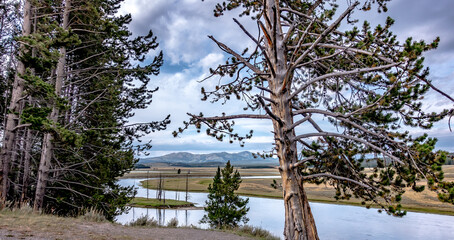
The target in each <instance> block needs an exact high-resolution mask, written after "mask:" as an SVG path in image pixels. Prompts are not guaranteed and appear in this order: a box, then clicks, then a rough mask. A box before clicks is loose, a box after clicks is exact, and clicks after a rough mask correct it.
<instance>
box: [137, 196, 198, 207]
mask: <svg viewBox="0 0 454 240" xmlns="http://www.w3.org/2000/svg"><path fill="white" fill-rule="evenodd" d="M129 205H130V206H132V207H145V208H179V207H193V206H194V204H193V203H190V202H185V201H177V200H173V199H166V200H165V202H164V201H160V200H158V199H156V198H148V199H147V198H142V197H136V198H134V199H133V200H132V201H131V202H130V203H129Z"/></svg>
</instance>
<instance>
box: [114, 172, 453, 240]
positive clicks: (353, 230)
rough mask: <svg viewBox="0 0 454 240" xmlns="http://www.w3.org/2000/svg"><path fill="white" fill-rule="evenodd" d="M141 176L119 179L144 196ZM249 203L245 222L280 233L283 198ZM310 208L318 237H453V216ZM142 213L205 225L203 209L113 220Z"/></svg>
mask: <svg viewBox="0 0 454 240" xmlns="http://www.w3.org/2000/svg"><path fill="white" fill-rule="evenodd" d="M142 180H144V179H121V180H120V181H119V183H120V184H121V185H123V186H130V185H135V186H136V187H138V189H137V196H138V197H146V196H147V189H145V188H143V187H141V186H140V185H139V182H140V181H142ZM148 195H149V197H150V198H155V197H156V191H155V190H151V189H149V190H148ZM165 196H166V198H168V199H175V196H177V198H179V199H180V200H184V199H185V193H184V192H177V193H176V192H175V191H165ZM206 200H207V194H206V193H189V200H188V201H190V202H193V203H195V205H196V206H199V207H202V206H203V205H204V203H205V201H206ZM248 206H249V207H250V210H249V212H248V214H247V217H248V218H249V219H250V220H249V222H248V225H252V226H259V227H262V228H264V229H266V230H268V231H270V232H271V233H273V234H274V235H276V236H281V237H282V232H283V229H284V203H283V200H282V199H269V198H259V197H249V205H248ZM311 208H312V212H313V214H314V218H315V222H316V225H317V230H318V233H319V237H320V239H336V240H342V239H345V240H347V239H348V240H351V239H374V240H375V239H380V240H393V239H396V240H397V239H399V240H401V239H411V240H427V239H430V240H436V239H452V237H453V234H454V216H445V215H439V214H427V213H414V212H408V213H407V215H406V216H404V217H402V218H398V217H393V216H389V215H387V214H386V213H378V212H377V209H366V208H364V207H357V206H348V205H336V204H324V203H311ZM142 215H148V216H149V217H150V218H151V217H153V218H154V219H157V220H158V221H159V222H160V223H161V224H166V223H167V222H168V221H169V220H170V219H172V218H174V217H175V218H177V219H178V222H179V225H180V226H185V225H186V226H189V225H191V224H192V225H194V226H197V227H201V228H207V227H208V226H207V225H203V224H199V223H198V222H199V220H200V219H201V218H202V217H203V215H204V211H203V210H178V209H165V210H164V209H146V208H132V209H131V210H130V211H129V212H128V213H125V214H122V215H120V216H118V217H117V218H116V221H117V222H119V223H122V224H125V223H128V222H130V221H132V220H134V219H136V218H137V217H140V216H142Z"/></svg>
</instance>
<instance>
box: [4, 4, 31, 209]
mask: <svg viewBox="0 0 454 240" xmlns="http://www.w3.org/2000/svg"><path fill="white" fill-rule="evenodd" d="M30 32H31V3H30V1H27V0H26V1H25V3H24V20H23V24H22V35H23V36H28V35H30ZM26 50H27V49H26V46H25V45H24V44H21V45H20V51H21V52H22V53H23V52H25V51H26ZM24 73H25V65H24V63H23V62H22V61H18V62H17V68H16V76H15V78H14V83H13V89H12V92H11V101H10V105H9V107H8V114H7V116H6V121H5V122H6V123H5V130H4V135H3V144H2V149H1V152H0V166H1V167H0V205H2V204H3V203H4V202H5V201H6V198H7V191H8V186H9V182H10V180H9V178H8V175H9V170H10V168H11V160H12V154H13V153H14V142H15V138H16V127H17V125H18V120H19V110H20V100H21V98H22V94H23V90H24V79H22V78H21V75H22V74H24Z"/></svg>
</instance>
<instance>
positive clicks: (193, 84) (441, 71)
mask: <svg viewBox="0 0 454 240" xmlns="http://www.w3.org/2000/svg"><path fill="white" fill-rule="evenodd" d="M216 2H219V1H205V2H202V1H200V0H153V1H148V0H126V1H125V2H124V7H123V8H122V9H121V11H120V13H122V14H125V13H131V14H132V17H133V22H132V24H131V25H132V28H131V29H132V30H133V32H134V34H144V33H146V32H147V31H148V30H149V29H152V30H153V32H154V33H155V36H157V37H158V41H159V42H160V50H163V53H164V57H165V59H164V60H165V65H164V66H163V67H162V69H161V74H160V75H159V76H157V77H154V79H153V81H152V85H153V86H159V87H160V90H159V91H158V92H156V93H155V95H154V100H153V103H152V105H151V106H150V107H149V108H148V109H146V110H141V111H137V114H136V116H135V117H134V118H133V119H132V120H133V121H134V122H146V121H155V120H159V119H162V118H164V117H165V116H167V114H171V115H172V124H171V125H170V126H169V128H168V129H169V130H168V131H163V132H156V133H153V134H151V135H150V136H148V137H147V138H152V139H153V140H154V141H153V145H154V146H155V147H154V149H152V154H154V155H155V156H157V155H159V154H163V153H169V152H173V151H178V150H179V149H180V148H181V149H183V150H185V151H192V152H194V153H201V152H210V151H230V152H232V151H233V152H234V151H237V152H238V151H242V150H251V151H257V149H258V151H260V150H261V149H263V150H269V149H270V147H271V143H272V142H273V138H272V134H271V133H270V132H271V131H272V125H271V124H270V123H269V121H261V120H260V121H255V120H250V119H246V120H239V121H236V122H237V124H236V126H237V129H238V130H239V131H249V130H250V129H254V137H253V138H252V139H251V140H248V141H247V142H248V143H247V144H246V147H245V148H240V147H239V146H238V144H227V143H219V142H217V141H216V140H214V139H212V138H210V137H207V136H206V135H205V134H204V133H203V132H202V133H201V134H195V131H193V130H192V131H189V132H186V133H185V134H183V135H182V136H181V137H180V138H176V139H175V138H173V137H172V135H171V132H172V131H173V130H176V129H177V128H178V127H181V126H182V122H183V121H184V120H188V116H187V115H186V112H191V113H198V112H204V113H205V114H206V115H219V114H221V113H222V112H226V113H241V112H242V107H243V106H242V105H241V104H238V103H236V102H235V101H232V102H233V104H226V105H221V104H220V103H215V104H211V103H209V102H201V101H200V98H201V94H200V88H201V87H202V86H206V87H207V89H208V88H211V89H212V88H213V86H214V85H215V84H216V83H217V79H211V80H208V81H205V82H202V83H200V82H199V81H200V80H202V79H204V78H205V77H207V76H208V74H209V72H208V69H209V68H210V67H212V68H215V67H216V66H217V65H218V64H219V63H221V62H223V61H225V59H226V55H224V54H223V52H222V51H221V50H220V49H219V48H218V47H217V46H216V44H214V43H213V42H212V41H211V40H210V39H208V37H207V35H213V36H214V37H215V38H216V39H217V40H219V41H221V42H224V43H225V44H226V45H228V46H230V47H231V48H232V49H234V50H236V51H238V52H241V51H242V50H243V49H244V48H246V47H250V46H251V45H252V41H251V40H250V39H248V38H247V37H246V35H245V34H244V33H243V32H242V30H241V29H240V28H239V27H238V26H237V25H236V24H235V23H234V22H233V20H232V17H237V15H238V11H233V12H229V13H227V14H226V15H225V16H223V17H219V18H215V17H213V11H212V9H213V7H214V5H215V4H216ZM339 3H343V2H342V1H339ZM453 7H454V1H451V0H440V1H437V4H433V3H431V2H430V1H425V0H418V1H414V2H412V3H411V4H409V3H408V1H403V0H394V1H391V2H390V4H389V8H390V11H389V12H388V13H386V14H381V15H375V12H373V11H372V12H368V13H365V14H362V13H361V14H360V16H363V17H368V18H371V19H372V22H373V26H374V25H376V24H377V23H383V22H384V20H385V18H386V16H387V15H391V16H392V17H394V18H395V19H396V24H395V26H394V27H393V31H394V32H395V33H397V34H398V35H399V36H400V39H405V38H406V37H408V36H412V35H413V36H415V39H416V40H419V39H425V40H426V41H431V40H432V39H434V37H436V36H437V35H438V34H439V35H441V39H442V41H441V43H440V50H436V51H433V52H431V53H429V54H428V55H427V56H428V58H427V61H426V64H427V65H428V66H430V67H431V73H432V75H431V76H432V79H434V84H436V85H437V86H439V87H440V88H441V89H443V90H444V91H447V92H448V93H449V94H451V96H453V95H454V84H452V82H453V79H454V54H453V53H454V31H453V30H452V27H451V24H452V22H453V21H454V15H453V14H451V12H450V11H451V10H452V8H453ZM403 9H405V10H403ZM357 12H359V11H357ZM369 15H370V16H373V17H369ZM238 20H239V21H240V22H241V23H242V24H243V25H244V26H245V28H246V29H251V31H252V35H253V36H255V35H256V31H257V25H256V23H255V22H254V21H251V20H250V18H249V17H243V18H238ZM152 55H155V54H150V56H152ZM450 83H451V84H450ZM424 102H425V105H424V107H425V109H428V110H439V109H442V108H449V107H451V108H452V106H453V105H452V103H450V102H448V101H446V100H445V99H443V98H441V97H440V96H438V95H436V94H433V93H431V94H429V95H428V96H427V97H426V99H425V101H424ZM324 121H326V119H323V118H320V119H317V122H319V123H321V125H322V127H324V128H326V129H328V130H335V129H332V127H331V126H328V125H323V122H324ZM298 130H299V131H300V132H304V131H306V129H305V128H304V126H302V127H301V128H299V129H298ZM412 132H414V133H419V132H421V131H419V132H416V130H412ZM430 132H431V134H432V135H434V136H440V137H441V138H442V140H440V142H442V141H444V142H448V141H449V138H451V140H452V137H453V134H452V133H450V132H449V130H448V127H447V120H445V121H443V122H441V123H439V124H437V125H436V126H435V127H434V129H433V130H431V131H430ZM197 145H199V146H197ZM444 145H446V146H447V144H444ZM444 148H445V149H447V147H444Z"/></svg>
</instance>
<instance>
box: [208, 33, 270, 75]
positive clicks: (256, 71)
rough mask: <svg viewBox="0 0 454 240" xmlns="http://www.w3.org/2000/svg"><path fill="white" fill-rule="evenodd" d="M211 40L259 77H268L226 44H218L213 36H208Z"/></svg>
mask: <svg viewBox="0 0 454 240" xmlns="http://www.w3.org/2000/svg"><path fill="white" fill-rule="evenodd" d="M208 38H210V39H211V40H213V41H214V42H215V43H216V44H217V45H218V46H219V48H220V49H221V50H223V51H225V52H227V53H229V54H231V55H233V56H235V57H236V58H237V59H238V60H239V61H240V62H242V63H243V64H244V65H246V66H247V67H248V68H249V69H251V70H252V71H254V72H255V74H257V75H266V73H264V72H262V71H261V70H260V69H258V68H256V67H255V66H254V65H252V64H251V63H250V62H248V61H246V60H245V59H244V58H243V57H241V56H240V54H238V53H236V52H235V51H233V50H232V49H230V48H229V47H227V46H226V45H225V44H223V43H221V42H218V41H217V40H216V39H215V38H214V37H213V36H208Z"/></svg>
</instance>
